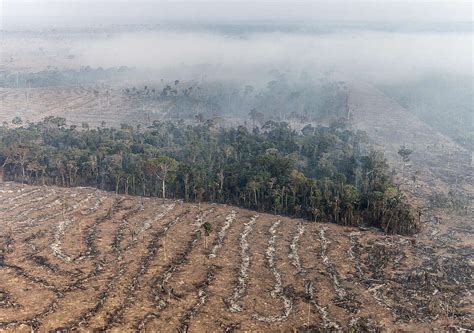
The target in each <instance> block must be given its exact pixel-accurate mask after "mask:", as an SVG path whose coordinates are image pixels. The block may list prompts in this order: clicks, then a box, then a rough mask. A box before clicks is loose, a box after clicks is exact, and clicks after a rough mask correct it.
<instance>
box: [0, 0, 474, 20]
mask: <svg viewBox="0 0 474 333" xmlns="http://www.w3.org/2000/svg"><path fill="white" fill-rule="evenodd" d="M0 3H1V4H2V5H1V6H0V11H1V12H2V13H1V15H2V17H3V18H5V17H18V16H27V17H35V18H40V17H77V18H81V17H89V18H92V17H106V18H117V17H122V18H137V17H143V18H155V19H159V20H167V19H168V20H169V19H171V20H172V19H178V20H193V19H194V20H217V21H219V20H225V21H231V20H244V19H248V20H261V19H268V20H284V19H287V20H297V19H305V20H318V21H321V20H326V21H327V20H329V21H340V20H343V21H344V20H345V21H418V22H426V21H435V22H437V21H440V22H445V21H448V22H453V21H472V14H473V12H472V10H473V6H472V4H471V2H467V1H464V0H438V1H427V0H398V1H393V0H373V1H357V0H356V1H354V0H325V1H322V0H319V1H317V0H316V1H295V0H273V1H272V0H268V1H267V0H257V1H238V0H219V1H206V0H187V1H163V0H155V1H132V0H129V1H124V0H121V1H114V0H61V1H49V0H0ZM125 23H135V22H126V20H125Z"/></svg>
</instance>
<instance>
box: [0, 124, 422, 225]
mask: <svg viewBox="0 0 474 333" xmlns="http://www.w3.org/2000/svg"><path fill="white" fill-rule="evenodd" d="M15 124H16V125H15V126H14V127H10V126H7V124H4V125H3V126H1V127H0V138H1V143H0V166H1V170H0V172H1V173H2V178H3V179H4V180H9V181H17V182H23V183H28V184H43V185H58V186H66V187H70V186H93V187H97V188H99V189H104V190H113V191H115V192H116V193H124V194H132V195H140V196H160V197H162V198H163V199H164V198H180V199H183V200H185V201H192V202H200V201H210V202H216V203H226V204H231V205H237V206H240V207H245V208H248V209H253V210H258V211H263V212H270V213H274V214H282V215H287V216H291V217H300V218H305V219H310V220H329V221H332V222H335V223H338V224H342V225H352V226H354V225H366V226H373V227H377V228H381V229H382V230H384V231H385V232H387V233H402V234H410V233H413V232H415V231H416V230H417V224H416V223H415V220H414V218H413V217H412V214H411V212H410V209H409V206H408V205H407V204H406V202H405V199H404V197H403V195H402V194H401V193H400V191H399V190H398V189H397V187H396V186H395V185H394V184H393V182H392V181H391V178H390V176H389V168H388V165H387V163H386V160H385V158H384V157H383V155H382V154H381V153H379V152H376V151H371V150H370V149H369V148H368V146H367V140H366V136H365V133H363V132H353V131H350V130H349V129H347V128H346V127H345V125H344V124H343V123H341V122H339V123H334V124H333V125H331V126H328V127H313V126H311V125H307V126H306V127H304V128H303V130H302V131H300V132H296V131H294V130H293V129H291V128H290V126H289V125H288V124H287V123H285V122H274V121H269V122H267V123H265V124H264V125H263V126H262V127H261V128H259V127H254V128H253V129H252V130H250V129H248V128H246V127H242V126H240V127H237V128H221V127H218V126H216V124H214V123H213V122H212V121H207V122H206V123H204V124H200V125H195V126H192V125H185V124H184V122H176V123H172V122H154V123H153V124H152V125H151V126H149V127H147V128H141V127H140V126H138V127H132V126H130V125H127V124H123V125H122V126H121V128H120V129H118V128H106V127H105V126H104V127H98V128H96V129H91V128H89V126H87V124H84V125H83V126H82V128H80V129H79V128H77V127H76V126H69V127H68V126H67V125H66V120H65V119H64V118H57V117H48V118H45V119H44V120H43V121H41V122H38V123H29V124H27V125H23V124H22V122H21V119H16V120H15Z"/></svg>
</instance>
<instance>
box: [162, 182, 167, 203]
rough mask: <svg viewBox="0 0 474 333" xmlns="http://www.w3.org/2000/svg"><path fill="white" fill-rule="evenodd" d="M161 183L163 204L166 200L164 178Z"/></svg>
mask: <svg viewBox="0 0 474 333" xmlns="http://www.w3.org/2000/svg"><path fill="white" fill-rule="evenodd" d="M161 182H162V188H163V203H165V199H166V195H165V194H166V193H165V192H166V185H165V178H163V179H162V180H161Z"/></svg>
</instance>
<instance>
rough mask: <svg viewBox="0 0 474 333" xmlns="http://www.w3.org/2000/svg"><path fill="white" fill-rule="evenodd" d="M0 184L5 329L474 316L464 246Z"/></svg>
mask: <svg viewBox="0 0 474 333" xmlns="http://www.w3.org/2000/svg"><path fill="white" fill-rule="evenodd" d="M0 195H1V197H2V200H1V204H0V220H1V224H2V228H1V233H0V237H1V238H0V251H1V252H0V271H1V274H0V329H1V330H2V331H3V330H4V331H24V332H29V331H30V330H31V329H33V330H37V331H49V330H54V331H61V330H62V331H69V330H73V329H79V330H86V331H87V330H111V331H123V330H126V331H137V330H143V331H150V332H152V331H170V332H171V331H177V330H178V331H186V330H188V331H192V332H202V331H209V330H212V331H231V330H233V329H237V330H265V329H268V328H269V327H271V328H272V329H284V330H288V329H293V328H301V329H305V328H307V327H308V324H309V326H310V327H311V328H314V329H316V328H318V329H323V328H343V329H348V328H349V327H350V326H354V327H359V328H360V329H361V330H363V331H366V330H376V329H377V328H380V329H393V328H397V329H402V330H403V329H406V330H415V329H416V330H417V331H420V330H422V329H423V330H428V329H429V328H433V327H438V328H448V326H449V327H452V328H455V327H465V328H467V327H471V329H472V328H473V324H474V323H473V319H472V313H473V312H472V304H471V302H472V297H471V296H470V293H471V292H472V275H471V274H472V264H473V263H472V261H471V262H468V261H467V260H465V258H466V257H465V256H466V255H472V247H469V246H467V245H465V246H461V245H459V246H457V247H456V248H454V247H452V246H451V245H446V246H445V247H444V248H442V249H439V248H435V247H432V246H431V244H428V243H423V242H421V241H417V239H416V238H406V237H399V236H394V237H388V236H385V235H383V234H381V233H379V232H376V231H364V230H358V229H353V228H344V227H340V226H336V225H332V224H322V223H311V222H306V221H300V220H291V219H288V218H284V217H280V216H273V215H268V214H260V213H255V212H251V211H246V210H242V209H237V208H234V207H228V206H223V205H210V204H202V205H200V206H199V205H192V204H185V203H181V202H178V201H167V202H166V203H165V204H162V203H161V200H160V199H144V201H143V205H142V203H141V200H140V198H137V197H126V196H118V197H117V196H114V195H113V194H110V193H105V192H101V191H97V190H93V189H87V188H76V189H63V188H54V187H30V186H24V185H20V184H14V183H3V184H1V185H0ZM205 222H210V223H211V224H212V227H213V229H212V232H211V234H210V236H209V237H205V235H204V233H203V228H202V227H201V226H202V224H203V223H205ZM459 236H460V235H458V234H457V233H456V231H455V232H454V235H453V237H459ZM471 258H472V257H471ZM269 325H270V326H269Z"/></svg>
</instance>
